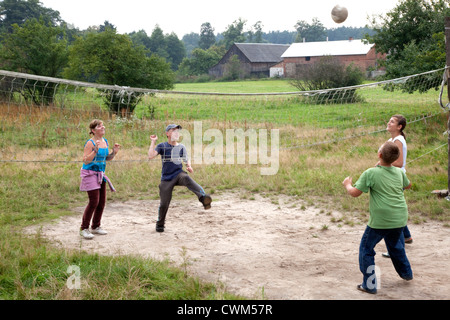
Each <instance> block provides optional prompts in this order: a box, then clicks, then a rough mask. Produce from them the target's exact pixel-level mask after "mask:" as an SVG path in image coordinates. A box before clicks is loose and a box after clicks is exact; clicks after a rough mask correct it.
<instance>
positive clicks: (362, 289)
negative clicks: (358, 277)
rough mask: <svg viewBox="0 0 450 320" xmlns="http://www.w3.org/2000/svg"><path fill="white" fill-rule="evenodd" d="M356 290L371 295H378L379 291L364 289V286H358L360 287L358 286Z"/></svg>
mask: <svg viewBox="0 0 450 320" xmlns="http://www.w3.org/2000/svg"><path fill="white" fill-rule="evenodd" d="M356 289H358V290H360V291H362V292H366V293H370V294H376V293H377V289H372V290H370V289H367V288H364V287H363V286H362V284H358V285H357V286H356Z"/></svg>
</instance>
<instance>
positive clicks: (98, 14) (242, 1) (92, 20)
mask: <svg viewBox="0 0 450 320" xmlns="http://www.w3.org/2000/svg"><path fill="white" fill-rule="evenodd" d="M40 2H41V3H42V5H43V6H44V7H47V8H51V9H53V10H57V11H59V13H60V15H61V18H62V19H63V20H65V21H66V22H68V23H71V24H74V25H75V27H77V28H79V29H82V30H83V29H86V28H88V27H89V26H93V25H101V24H103V23H104V21H105V20H108V21H109V22H110V23H112V24H113V25H114V26H116V28H117V31H118V32H119V33H129V32H132V31H139V30H145V31H146V32H147V34H148V35H150V34H151V33H152V31H153V29H154V28H155V25H157V24H158V25H159V26H160V27H161V29H162V30H163V32H164V33H166V34H167V33H172V32H175V33H176V34H177V35H178V37H179V38H180V39H181V38H182V37H183V35H185V34H187V33H190V32H196V33H199V32H200V26H201V25H202V23H204V22H209V23H211V26H212V27H213V28H214V29H215V33H216V34H217V33H222V32H224V31H225V30H226V29H227V27H228V25H230V24H232V23H233V22H234V21H235V20H237V19H239V18H242V19H243V20H246V21H247V23H246V26H245V30H247V29H249V28H250V27H251V26H252V25H253V24H255V23H256V22H257V21H261V22H262V25H263V31H264V32H269V31H277V30H279V31H284V30H288V31H295V28H294V26H295V24H296V23H297V21H299V20H305V21H306V22H308V23H311V22H312V19H313V18H318V19H319V20H320V22H322V24H323V25H324V26H325V27H326V28H337V27H339V26H346V27H364V26H365V25H366V24H367V23H368V20H367V16H372V15H376V14H385V13H386V12H389V11H391V10H392V9H393V8H394V7H395V6H396V5H397V3H398V0H309V1H305V0H303V1H302V0H283V1H267V0H259V1H257V0H223V1H216V0H214V1H212V0H167V1H165V0H156V1H155V0H153V1H152V0H70V1H69V0H40ZM336 4H339V5H341V6H345V7H346V8H347V10H348V12H349V15H348V18H347V20H346V21H345V22H344V23H341V24H336V23H334V22H333V20H332V19H331V10H332V8H333V7H334V6H335V5H336Z"/></svg>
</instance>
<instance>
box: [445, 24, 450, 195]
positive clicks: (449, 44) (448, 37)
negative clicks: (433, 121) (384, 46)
mask: <svg viewBox="0 0 450 320" xmlns="http://www.w3.org/2000/svg"><path fill="white" fill-rule="evenodd" d="M445 51H446V66H447V68H448V67H449V66H450V17H445ZM446 74H447V96H448V101H450V71H449V69H447V72H446ZM447 112H448V113H447V139H448V140H447V141H448V145H447V148H448V164H447V197H446V199H447V200H448V201H450V109H447Z"/></svg>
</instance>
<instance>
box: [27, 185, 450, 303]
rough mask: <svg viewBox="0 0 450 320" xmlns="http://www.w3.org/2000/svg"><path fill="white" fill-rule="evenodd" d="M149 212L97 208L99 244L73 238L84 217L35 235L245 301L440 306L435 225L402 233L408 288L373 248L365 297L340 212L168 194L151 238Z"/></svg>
mask: <svg viewBox="0 0 450 320" xmlns="http://www.w3.org/2000/svg"><path fill="white" fill-rule="evenodd" d="M158 205H159V201H158V200H150V201H127V202H125V203H119V202H109V203H107V206H106V208H105V213H104V216H103V220H102V223H103V224H102V227H103V228H104V229H105V230H107V231H108V235H105V236H96V237H95V238H94V239H93V240H82V239H81V237H80V235H79V233H78V230H79V226H80V223H81V215H82V212H83V210H84V208H76V210H75V211H76V212H77V214H74V215H73V216H67V217H64V218H61V219H59V220H57V221H55V222H54V223H51V224H47V225H44V226H39V228H40V229H41V232H42V234H43V235H44V236H45V237H48V238H50V239H52V240H53V241H54V242H55V244H57V245H61V246H64V247H66V248H71V249H77V250H78V249H82V250H85V251H87V252H97V253H99V254H105V255H114V254H133V255H136V254H139V255H141V256H143V257H151V258H155V259H165V258H169V259H170V260H172V261H173V262H174V263H175V264H177V265H180V264H183V263H186V262H189V266H188V270H189V272H190V274H192V275H195V276H198V277H199V278H201V279H203V280H206V281H210V282H214V283H221V284H222V285H223V286H224V287H225V290H227V291H228V292H232V293H235V294H240V295H244V296H247V297H250V298H253V299H269V300H271V299H286V300H307V299H345V300H347V299H348V300H358V299H449V298H450V285H449V283H450V273H449V272H448V266H449V261H450V232H449V229H448V228H445V227H443V226H442V225H440V224H439V223H436V222H429V223H423V224H420V225H409V228H410V230H411V233H412V235H413V238H414V242H413V243H412V244H407V245H406V246H407V247H406V250H407V255H408V258H409V260H410V262H411V265H412V268H413V272H414V280H412V281H405V280H402V279H401V278H399V277H398V276H397V274H396V272H395V270H394V267H393V266H392V263H391V261H390V259H387V258H383V257H382V256H381V253H382V252H385V251H386V248H385V245H384V242H381V243H380V244H378V246H377V247H376V251H377V255H376V257H375V261H376V264H377V266H378V267H379V268H380V272H381V274H380V287H379V290H378V294H376V295H370V294H367V293H363V292H360V291H358V290H356V285H357V284H358V283H360V282H361V281H362V275H361V273H360V271H359V267H358V247H359V242H360V239H361V235H362V233H363V231H364V228H365V225H364V224H356V225H354V226H349V225H345V224H342V223H341V224H340V223H337V222H331V218H332V217H335V218H336V219H339V218H340V217H342V214H341V213H340V212H337V211H330V210H327V209H325V210H321V209H320V207H319V206H316V207H314V208H313V207H307V206H305V204H304V203H303V202H302V201H301V200H299V199H297V198H290V197H286V196H281V197H280V198H279V199H277V200H276V201H274V199H273V198H272V199H268V198H264V197H261V196H259V195H254V196H253V199H244V200H242V199H240V198H239V196H238V195H237V194H233V193H226V194H221V195H214V198H213V203H212V208H211V209H210V210H204V209H203V207H202V206H201V204H200V203H199V202H198V201H197V199H196V198H195V197H192V199H187V200H185V199H182V200H181V199H177V197H176V196H175V195H174V198H173V200H172V203H171V208H170V209H169V213H168V217H167V221H166V231H165V232H164V233H157V232H156V231H155V222H156V212H157V209H158ZM302 206H303V207H302ZM324 226H326V227H324ZM37 228H38V227H36V226H35V227H33V230H36V229H37ZM183 252H184V253H183ZM81 272H82V271H81Z"/></svg>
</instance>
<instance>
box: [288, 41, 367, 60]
mask: <svg viewBox="0 0 450 320" xmlns="http://www.w3.org/2000/svg"><path fill="white" fill-rule="evenodd" d="M373 46H374V45H373V44H365V43H364V42H362V41H361V40H359V39H354V40H339V41H318V42H297V43H293V44H292V45H291V46H290V47H289V49H287V50H286V52H284V53H283V55H282V56H281V57H282V58H297V57H321V56H327V55H332V56H346V55H365V54H367V53H368V52H369V50H370V49H371V48H372V47H373Z"/></svg>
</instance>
